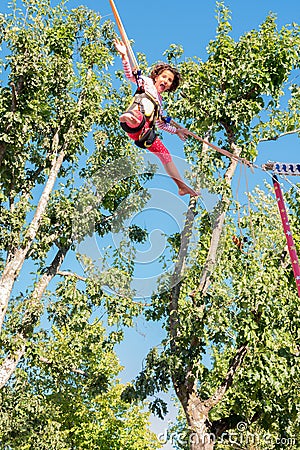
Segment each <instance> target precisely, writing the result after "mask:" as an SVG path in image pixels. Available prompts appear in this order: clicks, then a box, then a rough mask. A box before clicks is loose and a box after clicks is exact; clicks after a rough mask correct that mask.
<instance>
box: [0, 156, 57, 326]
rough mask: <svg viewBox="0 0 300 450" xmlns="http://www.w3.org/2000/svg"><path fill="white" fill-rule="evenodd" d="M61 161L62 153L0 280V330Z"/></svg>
mask: <svg viewBox="0 0 300 450" xmlns="http://www.w3.org/2000/svg"><path fill="white" fill-rule="evenodd" d="M63 160H64V152H61V154H60V155H59V156H58V157H57V158H56V159H55V160H54V161H53V164H52V168H51V172H50V175H49V178H48V181H47V183H46V185H45V188H44V191H43V193H42V195H41V197H40V200H39V203H38V206H37V208H36V211H35V215H34V217H33V219H32V222H31V224H30V225H29V227H28V229H27V233H26V236H25V239H24V240H25V242H24V244H23V246H22V247H20V248H19V249H16V250H15V252H14V253H13V254H12V255H11V257H10V259H9V260H8V262H7V264H6V267H5V269H4V271H3V274H2V277H1V279H0V330H1V329H2V325H3V321H4V317H5V314H6V310H7V305H8V302H9V298H10V294H11V291H12V288H13V286H14V283H15V280H16V278H17V276H18V275H19V273H20V270H21V268H22V266H23V263H24V261H25V259H26V256H27V253H28V251H29V249H30V247H31V244H32V242H33V240H34V238H35V236H36V233H37V231H38V229H39V226H40V222H41V219H42V217H43V214H44V212H45V210H46V207H47V204H48V201H49V198H50V194H51V192H52V189H53V186H54V183H55V181H56V178H57V174H58V172H59V169H60V167H61V165H62V163H63Z"/></svg>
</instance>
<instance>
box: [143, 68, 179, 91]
mask: <svg viewBox="0 0 300 450" xmlns="http://www.w3.org/2000/svg"><path fill="white" fill-rule="evenodd" d="M164 70H169V71H170V72H172V73H173V75H174V80H173V82H172V84H171V87H170V89H168V91H169V92H172V91H176V89H177V88H178V86H179V84H180V81H181V76H180V73H179V72H178V70H177V69H175V67H172V66H170V65H169V64H166V63H159V64H156V66H155V67H154V68H153V69H152V71H151V73H150V78H152V80H153V82H155V79H156V78H157V77H158V75H160V74H161V73H162V72H163V71H164Z"/></svg>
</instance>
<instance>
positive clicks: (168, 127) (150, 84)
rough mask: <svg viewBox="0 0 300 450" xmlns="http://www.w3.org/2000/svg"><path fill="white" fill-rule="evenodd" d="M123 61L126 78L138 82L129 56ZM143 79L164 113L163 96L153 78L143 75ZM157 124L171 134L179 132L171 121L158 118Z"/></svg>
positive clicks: (147, 89) (146, 87)
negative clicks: (167, 121)
mask: <svg viewBox="0 0 300 450" xmlns="http://www.w3.org/2000/svg"><path fill="white" fill-rule="evenodd" d="M122 63H123V68H124V73H125V76H126V78H127V79H128V80H130V81H132V82H133V83H136V78H135V76H134V75H133V73H132V70H131V66H130V63H129V61H128V59H127V58H124V59H122ZM141 79H142V80H143V83H144V89H145V92H147V93H149V94H150V95H151V96H152V97H153V98H155V99H156V100H157V102H158V104H159V107H160V112H161V113H162V96H161V95H160V94H159V93H158V92H157V89H156V87H155V85H154V83H153V80H152V78H150V77H145V76H144V75H141ZM155 125H156V126H157V128H159V129H161V130H163V131H167V132H168V133H171V134H176V132H177V129H176V128H175V127H173V126H172V125H170V124H169V123H166V122H164V121H163V120H160V119H157V120H156V121H155Z"/></svg>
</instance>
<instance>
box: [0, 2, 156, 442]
mask: <svg viewBox="0 0 300 450" xmlns="http://www.w3.org/2000/svg"><path fill="white" fill-rule="evenodd" d="M12 8H13V9H12V12H11V14H8V15H0V45H1V46H2V47H3V60H1V71H2V77H3V80H2V81H1V87H0V115H1V123H0V163H1V165H0V183H1V194H0V243H1V254H0V266H1V279H0V305H1V306H0V324H1V341H0V342H1V350H0V351H1V366H0V386H1V388H2V391H1V399H2V402H1V403H2V406H1V443H5V445H7V446H8V448H16V449H17V448H18V449H21V448H23V449H25V448H28V449H29V448H30V449H31V448H39V449H41V448H47V449H49V448H53V449H61V448H64V449H67V448H70V449H71V448H81V449H88V448H89V449H91V448H93V449H95V448H111V449H112V448H116V449H120V448H124V449H138V448H139V449H140V448H145V449H146V448H149V449H150V448H155V446H156V443H155V440H154V439H153V436H152V435H151V433H149V432H148V430H147V420H148V419H147V418H148V415H147V414H146V415H145V414H144V413H142V412H141V411H140V407H138V406H134V407H131V406H129V405H126V404H125V403H124V402H123V401H122V400H121V399H120V391H121V389H122V387H121V385H120V384H119V382H118V380H117V379H116V376H117V373H118V372H119V370H120V367H119V365H118V363H117V361H116V357H115V355H114V353H113V346H114V344H115V343H116V342H118V341H119V340H120V339H121V338H122V333H121V332H119V331H118V332H115V333H111V334H109V335H108V336H106V337H105V335H104V330H103V327H102V325H101V323H100V322H99V319H97V317H98V316H100V315H101V314H104V313H107V315H106V321H107V323H108V324H109V325H120V324H125V325H130V323H131V320H132V317H133V316H134V315H135V314H137V313H138V312H139V311H140V305H138V304H136V303H134V302H133V301H132V298H131V297H132V296H131V291H130V288H129V287H128V286H129V280H130V273H131V271H132V267H131V262H130V261H124V259H123V260H121V259H118V256H116V264H115V266H114V268H113V270H112V271H106V272H102V271H101V270H98V271H97V272H94V273H93V274H92V275H91V276H90V277H79V278H76V277H75V278H74V276H73V275H72V273H70V272H69V271H68V270H63V264H69V262H70V264H71V262H72V263H73V262H74V259H75V258H74V255H75V253H74V250H75V248H76V243H78V242H81V241H82V240H83V239H84V237H85V236H86V235H91V234H92V233H93V232H94V231H96V232H97V233H98V234H99V235H101V236H103V235H105V233H107V232H108V231H109V229H110V227H111V224H112V220H113V218H114V214H115V211H116V210H117V208H118V205H119V204H120V202H122V200H123V199H124V198H125V197H127V196H128V195H129V194H134V193H135V192H139V193H140V195H139V196H138V195H137V196H135V197H133V199H134V200H133V201H132V203H131V205H130V208H128V209H127V210H124V211H123V212H122V214H120V217H119V222H120V224H121V222H122V220H123V219H124V218H126V216H127V215H128V214H130V211H132V210H134V209H135V208H137V207H138V205H139V204H140V203H141V202H142V201H144V200H141V198H142V197H143V195H142V194H143V193H144V191H143V187H142V184H143V180H144V179H145V178H147V177H149V175H148V174H146V175H144V176H143V175H142V176H139V177H138V176H136V175H135V174H136V173H137V171H136V170H135V158H134V156H133V155H132V153H133V147H132V146H131V145H130V144H129V142H128V140H127V139H126V138H125V136H124V133H123V132H121V131H118V128H119V127H118V126H117V123H118V114H119V109H120V105H121V103H122V101H123V98H122V97H123V96H124V95H127V94H129V87H128V86H127V85H125V87H122V86H121V89H120V91H121V94H119V93H118V92H117V90H116V89H115V88H114V87H113V85H112V83H113V82H112V77H111V76H110V75H109V72H108V69H109V66H110V65H111V64H112V63H113V59H114V55H113V52H112V51H111V48H112V45H111V44H112V39H113V37H114V32H113V28H112V24H111V23H110V22H104V21H102V19H101V17H100V16H99V15H97V14H96V13H94V12H92V11H90V10H88V9H86V8H84V7H80V8H77V9H74V10H71V11H68V10H67V8H66V7H65V5H64V4H63V3H62V4H59V5H58V6H57V7H55V8H51V7H50V2H49V1H48V0H38V1H36V0H24V2H23V4H22V6H21V8H20V9H18V8H17V7H16V5H14V4H13V5H12ZM112 130H114V133H113V134H112ZM91 133H93V134H91ZM108 137H109V139H108ZM87 140H88V141H87ZM87 142H88V143H89V147H92V146H93V147H94V151H93V152H91V151H89V150H88V149H87ZM120 160H121V161H122V162H123V165H122V167H119V166H117V165H116V164H114V161H119V162H120ZM105 170H106V171H105ZM99 173H100V175H101V176H99ZM121 180H122V182H120V181H121ZM95 191H96V193H97V195H95ZM145 198H146V196H144V199H145ZM120 224H119V225H118V224H116V225H115V226H117V225H118V226H120ZM129 231H131V233H130V237H131V239H133V240H134V239H137V240H139V239H143V232H142V230H139V229H138V228H136V229H134V230H129ZM83 259H84V258H83ZM84 263H85V264H86V266H87V267H90V266H92V262H91V261H89V260H88V259H87V258H85V259H84ZM57 279H60V280H61V279H62V280H64V281H63V282H62V283H61V284H57ZM109 279H114V280H115V283H114V287H115V292H116V294H114V295H109V294H107V293H106V292H104V291H103V289H102V286H103V285H105V284H106V283H108V280H109ZM77 283H81V284H82V285H81V286H78V285H77ZM51 292H52V294H51ZM53 292H54V294H53ZM41 319H42V320H41ZM17 367H18V369H17ZM83 424H84V426H83Z"/></svg>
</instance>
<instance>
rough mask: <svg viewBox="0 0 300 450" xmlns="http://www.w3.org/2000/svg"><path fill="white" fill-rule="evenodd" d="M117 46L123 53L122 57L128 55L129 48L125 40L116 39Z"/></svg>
mask: <svg viewBox="0 0 300 450" xmlns="http://www.w3.org/2000/svg"><path fill="white" fill-rule="evenodd" d="M114 44H115V48H116V50H117V51H118V52H119V54H120V55H121V58H122V59H124V58H126V56H127V48H126V46H125V44H124V42H123V41H120V40H119V39H115V40H114Z"/></svg>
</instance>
